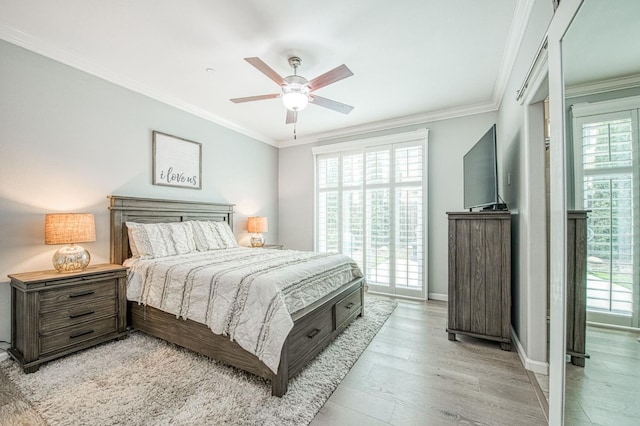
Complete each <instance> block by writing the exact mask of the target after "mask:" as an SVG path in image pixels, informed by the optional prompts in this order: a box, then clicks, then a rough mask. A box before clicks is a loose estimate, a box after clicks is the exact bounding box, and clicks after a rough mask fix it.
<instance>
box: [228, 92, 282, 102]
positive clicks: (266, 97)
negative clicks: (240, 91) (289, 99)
mask: <svg viewBox="0 0 640 426" xmlns="http://www.w3.org/2000/svg"><path fill="white" fill-rule="evenodd" d="M279 96H280V93H274V94H273V95H258V96H247V97H246V98H233V99H229V100H230V101H231V102H234V103H236V104H239V103H242V102H253V101H261V100H264V99H273V98H277V97H279Z"/></svg>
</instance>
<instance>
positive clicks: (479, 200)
mask: <svg viewBox="0 0 640 426" xmlns="http://www.w3.org/2000/svg"><path fill="white" fill-rule="evenodd" d="M463 164H464V165H463V170H464V208H465V209H469V210H470V211H471V210H472V209H474V208H478V207H482V208H483V210H504V209H506V205H504V204H501V203H500V196H499V195H498V161H497V148H496V125H495V124H494V125H493V126H491V128H490V129H489V131H487V133H485V134H484V136H482V137H481V138H480V140H479V141H478V142H477V143H476V144H475V145H474V146H473V148H471V149H470V150H469V152H467V153H466V154H465V156H464V160H463Z"/></svg>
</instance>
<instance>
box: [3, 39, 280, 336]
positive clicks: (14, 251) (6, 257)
mask: <svg viewBox="0 0 640 426" xmlns="http://www.w3.org/2000/svg"><path fill="white" fill-rule="evenodd" d="M0 58H2V60H0V94H1V95H0V122H1V123H2V124H1V125H0V159H1V161H2V162H1V164H0V340H5V341H8V340H9V339H10V337H11V336H10V288H9V285H8V284H7V283H8V278H6V275H7V274H9V273H17V272H26V271H33V270H41V269H51V268H52V266H51V257H52V255H53V253H54V252H55V251H56V250H57V249H58V248H59V247H58V246H45V245H44V235H43V231H44V215H45V213H49V212H60V211H71V212H88V213H93V214H94V215H95V219H96V237H97V241H96V242H95V243H88V244H84V246H85V247H86V248H87V249H88V250H89V251H90V252H91V256H92V263H104V262H108V261H109V215H108V210H107V206H108V203H107V198H106V197H107V195H109V194H118V195H130V196H140V197H149V198H168V199H176V200H206V201H212V202H228V203H234V204H236V212H237V214H236V217H235V223H234V225H235V227H234V228H235V230H234V231H235V233H236V236H237V237H238V238H239V239H240V242H241V244H242V243H245V244H248V235H247V234H246V232H245V225H246V219H245V217H246V216H249V215H255V214H260V215H265V216H267V217H269V218H271V219H272V220H271V221H270V222H271V223H270V224H269V225H270V226H269V229H270V232H269V233H268V234H265V237H266V239H267V242H275V241H276V240H277V235H278V222H277V217H278V189H277V185H278V153H277V149H276V148H274V147H271V146H268V145H266V144H264V143H262V142H258V141H256V140H253V139H251V138H249V137H246V136H243V135H240V134H238V133H236V132H233V131H231V130H228V129H225V128H223V127H221V126H218V125H216V124H213V123H211V122H208V121H206V120H204V119H201V118H198V117H195V116H193V115H190V114H188V113H186V112H183V111H180V110H178V109H176V108H173V107H170V106H168V105H165V104H163V103H160V102H157V101H155V100H152V99H150V98H147V97H145V96H142V95H140V94H137V93H134V92H132V91H130V90H127V89H124V88H122V87H119V86H116V85H114V84H111V83H108V82H106V81H104V80H101V79H98V78H96V77H93V76H91V75H88V74H86V73H83V72H81V71H78V70H75V69H73V68H70V67H68V66H65V65H62V64H60V63H58V62H55V61H53V60H50V59H47V58H45V57H43V56H40V55H37V54H34V53H32V52H29V51H27V50H24V49H22V48H19V47H16V46H14V45H12V44H9V43H6V42H3V41H0ZM152 130H159V131H162V132H165V133H169V134H172V135H176V136H179V137H183V138H186V139H190V140H193V141H197V142H200V143H202V154H203V158H202V173H203V176H202V190H192V189H179V188H168V187H163V186H154V185H152V184H151V157H152V154H151V132H152Z"/></svg>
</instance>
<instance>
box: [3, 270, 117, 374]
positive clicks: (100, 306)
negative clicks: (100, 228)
mask: <svg viewBox="0 0 640 426" xmlns="http://www.w3.org/2000/svg"><path fill="white" fill-rule="evenodd" d="M9 278H11V307H12V332H11V333H12V336H11V337H12V339H11V340H12V346H11V348H10V349H9V354H10V355H11V356H12V357H13V358H14V359H15V360H16V361H17V362H18V363H19V364H20V365H21V366H22V368H23V369H24V371H25V373H32V372H34V371H37V370H38V368H39V367H40V364H42V363H43V362H46V361H50V360H52V359H55V358H58V357H61V356H64V355H67V354H70V353H72V352H76V351H78V350H81V349H85V348H88V347H90V346H93V345H97V344H99V343H102V342H106V341H108V340H112V339H117V338H122V337H124V336H126V333H125V328H126V293H125V292H126V278H127V268H126V267H124V266H122V265H112V264H104V265H95V266H90V267H88V268H87V269H85V270H84V271H81V272H73V273H60V272H58V271H54V270H51V271H41V272H28V273H22V274H12V275H9Z"/></svg>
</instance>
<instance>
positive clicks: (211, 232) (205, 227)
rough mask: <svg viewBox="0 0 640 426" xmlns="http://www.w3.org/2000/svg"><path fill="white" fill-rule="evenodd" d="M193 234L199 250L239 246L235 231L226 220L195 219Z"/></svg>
mask: <svg viewBox="0 0 640 426" xmlns="http://www.w3.org/2000/svg"><path fill="white" fill-rule="evenodd" d="M190 223H191V226H192V227H193V234H194V236H195V240H196V247H197V248H198V250H199V251H208V250H220V249H225V248H231V247H238V243H237V242H236V239H235V237H234V236H233V232H232V231H231V228H230V227H229V225H227V223H226V222H212V221H199V220H198V221H193V222H190Z"/></svg>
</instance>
